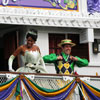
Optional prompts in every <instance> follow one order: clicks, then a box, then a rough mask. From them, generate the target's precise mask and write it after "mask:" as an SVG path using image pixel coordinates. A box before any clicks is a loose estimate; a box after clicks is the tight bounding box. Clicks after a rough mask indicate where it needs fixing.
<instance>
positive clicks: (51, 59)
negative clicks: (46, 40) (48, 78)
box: [43, 39, 88, 75]
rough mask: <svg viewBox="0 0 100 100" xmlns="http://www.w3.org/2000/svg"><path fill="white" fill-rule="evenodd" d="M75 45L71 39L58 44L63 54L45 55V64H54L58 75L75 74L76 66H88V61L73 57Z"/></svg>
mask: <svg viewBox="0 0 100 100" xmlns="http://www.w3.org/2000/svg"><path fill="white" fill-rule="evenodd" d="M75 45H76V44H75V43H72V40H70V39H64V40H62V41H61V43H59V44H58V46H59V47H61V49H62V52H61V54H59V55H56V54H55V53H52V54H50V55H45V56H44V57H43V59H44V61H45V63H54V65H55V69H56V73H57V74H67V75H69V74H73V73H74V66H75V65H77V66H78V67H84V66H88V60H87V59H81V58H80V57H77V56H72V55H70V54H71V49H72V47H73V46H75Z"/></svg>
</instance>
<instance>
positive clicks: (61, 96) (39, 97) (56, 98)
mask: <svg viewBox="0 0 100 100" xmlns="http://www.w3.org/2000/svg"><path fill="white" fill-rule="evenodd" d="M23 82H24V83H25V85H26V87H27V88H28V90H29V91H30V93H31V95H32V96H33V97H34V98H35V99H36V100H64V99H65V98H66V97H67V96H68V94H69V92H70V91H71V89H72V88H73V87H74V85H75V82H76V81H74V82H73V83H72V84H71V86H70V87H69V88H68V89H67V90H66V91H65V92H63V93H61V94H58V95H57V96H53V97H45V96H42V95H40V94H38V93H37V92H36V91H35V90H34V89H32V88H31V86H30V85H29V84H28V83H27V82H26V80H25V79H23Z"/></svg>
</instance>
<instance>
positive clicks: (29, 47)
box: [8, 30, 47, 73]
mask: <svg viewBox="0 0 100 100" xmlns="http://www.w3.org/2000/svg"><path fill="white" fill-rule="evenodd" d="M26 40H27V43H26V44H25V45H21V46H20V47H18V48H17V49H16V50H15V52H14V53H13V54H12V55H11V56H10V57H9V60H8V66H9V71H14V69H13V68H12V64H13V60H14V59H15V57H16V56H17V55H19V54H21V55H22V57H23V61H24V65H25V66H23V67H20V68H18V69H17V71H16V72H28V73H47V70H46V68H45V64H44V61H43V59H42V57H41V53H40V49H39V47H38V46H37V45H35V42H36V40H37V33H36V31H34V30H31V31H28V32H27V35H26Z"/></svg>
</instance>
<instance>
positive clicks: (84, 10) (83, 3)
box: [78, 0, 87, 15]
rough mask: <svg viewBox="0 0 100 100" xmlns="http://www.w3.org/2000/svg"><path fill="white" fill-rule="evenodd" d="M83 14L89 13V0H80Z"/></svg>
mask: <svg viewBox="0 0 100 100" xmlns="http://www.w3.org/2000/svg"><path fill="white" fill-rule="evenodd" d="M78 2H79V8H80V9H81V13H82V15H87V0H78Z"/></svg>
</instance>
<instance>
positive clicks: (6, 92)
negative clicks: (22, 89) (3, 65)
mask: <svg viewBox="0 0 100 100" xmlns="http://www.w3.org/2000/svg"><path fill="white" fill-rule="evenodd" d="M17 82H18V79H16V80H15V81H14V82H13V83H12V84H11V86H10V87H9V88H8V89H6V90H4V91H1V93H2V95H0V100H5V99H6V98H7V97H8V96H9V95H10V94H11V92H12V90H13V88H14V87H15V85H16V84H17ZM1 93H0V94H1Z"/></svg>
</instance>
